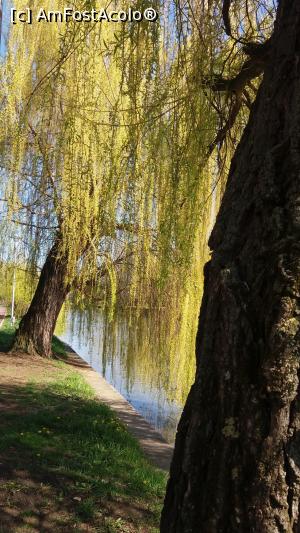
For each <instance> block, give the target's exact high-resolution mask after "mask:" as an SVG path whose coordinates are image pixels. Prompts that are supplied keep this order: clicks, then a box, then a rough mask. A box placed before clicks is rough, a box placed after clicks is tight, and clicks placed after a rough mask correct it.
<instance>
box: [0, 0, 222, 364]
mask: <svg viewBox="0 0 300 533" xmlns="http://www.w3.org/2000/svg"><path fill="white" fill-rule="evenodd" d="M54 4H55V5H54ZM19 5H20V6H21V2H20V3H19V2H15V7H16V8H18V7H19ZM44 7H45V9H53V8H57V9H59V8H61V7H62V3H61V2H56V3H55V2H54V3H53V2H51V1H50V0H49V2H47V5H45V6H44ZM90 7H91V3H90V2H82V3H81V5H80V6H79V5H77V6H76V8H77V9H80V8H81V9H85V8H90ZM124 7H126V6H124ZM137 7H138V5H137ZM141 7H142V5H141ZM32 8H33V10H35V9H38V5H37V3H34V2H33V5H32ZM200 8H201V3H200V4H199V5H197V9H198V10H200ZM201 9H202V8H201ZM203 9H204V11H205V9H206V8H203ZM157 10H159V6H157ZM203 13H204V12H203ZM164 15H165V17H166V18H165V21H166V22H165V23H164V25H162V24H157V25H156V24H152V25H151V24H150V23H146V22H143V23H140V24H131V23H128V24H123V25H122V24H120V25H118V26H115V25H114V24H106V25H105V24H99V23H89V24H78V23H75V22H74V23H72V22H69V23H68V24H64V23H61V24H50V23H48V24H46V25H43V24H42V23H34V24H33V25H32V26H30V25H23V24H17V25H15V26H13V27H12V28H11V31H10V35H9V42H8V51H7V56H6V58H5V61H4V62H3V64H2V66H1V69H2V77H3V84H2V88H1V91H2V103H1V168H2V179H3V183H2V187H1V188H2V190H3V191H4V192H3V199H4V200H5V202H6V205H7V208H6V212H7V217H8V220H9V223H14V224H15V225H16V226H17V227H18V232H19V233H21V234H23V233H25V234H26V238H27V241H29V245H28V247H27V250H26V254H27V255H26V257H27V259H28V261H31V262H32V264H33V268H32V270H34V267H36V266H39V265H41V263H42V262H44V264H43V267H42V269H41V274H40V277H39V282H38V285H37V289H36V292H35V295H34V297H33V300H32V302H31V305H30V306H29V309H28V311H27V313H26V315H25V316H24V317H23V319H22V321H21V323H20V326H19V330H18V333H17V338H16V344H15V347H16V348H21V349H24V350H26V351H30V352H37V353H39V354H43V355H48V356H49V355H50V354H51V337H52V334H53V330H54V327H55V322H56V319H57V316H58V313H59V311H60V309H61V306H62V304H63V302H64V300H65V298H66V296H67V294H68V293H69V292H70V291H71V290H73V291H76V290H77V291H78V293H83V294H85V293H86V290H90V289H91V290H92V293H97V292H99V291H101V290H102V289H103V284H102V282H101V280H102V278H103V273H104V272H105V273H106V274H107V277H108V279H109V286H108V290H109V293H110V294H109V295H108V298H109V299H110V302H111V307H113V306H114V304H115V298H116V294H117V272H116V270H117V265H119V263H120V262H122V264H123V265H124V264H125V266H124V270H126V269H127V272H129V275H128V281H129V283H130V291H129V297H130V301H131V302H132V303H133V304H134V305H135V306H141V305H142V302H145V301H146V300H148V302H149V301H151V298H152V297H153V294H152V293H153V291H152V286H153V283H152V282H153V280H154V281H155V282H156V294H157V296H158V297H159V296H160V297H161V295H162V294H165V295H166V294H168V295H170V294H171V299H170V298H169V300H168V301H169V306H168V308H169V309H170V310H175V314H176V313H177V315H178V310H180V311H181V310H182V302H181V298H180V295H179V293H180V294H182V292H180V291H183V290H184V291H186V294H187V295H190V300H189V296H187V297H186V298H187V299H185V301H184V305H183V307H184V308H185V309H186V312H187V313H188V314H190V315H189V316H190V317H192V320H193V322H195V317H196V313H197V308H198V301H197V299H195V298H194V295H193V292H195V285H194V283H195V272H196V270H195V269H193V270H192V271H191V269H190V260H191V258H192V257H196V256H197V253H195V248H196V246H197V243H198V242H199V225H200V216H201V213H204V212H206V213H209V208H208V209H206V207H205V209H203V204H204V201H203V199H204V198H205V197H207V196H208V192H209V187H210V185H211V183H210V182H211V178H210V176H209V174H208V173H207V171H206V170H205V163H206V160H207V147H208V146H209V145H210V144H211V143H212V142H213V139H214V135H215V129H216V122H217V117H216V113H215V111H214V110H213V108H212V107H211V106H210V105H209V100H208V98H207V94H206V92H207V86H203V90H200V91H199V90H198V89H197V90H195V86H196V84H197V83H198V81H199V79H196V77H195V76H194V73H195V72H196V70H197V69H199V67H200V69H202V70H203V72H208V71H209V69H210V66H211V61H210V58H209V57H208V56H207V48H206V46H204V45H203V43H202V39H201V36H202V35H201V34H200V33H199V29H198V27H197V26H196V25H194V26H193V25H190V24H189V25H188V26H185V27H183V26H182V23H181V19H179V18H178V22H177V24H176V25H175V30H174V5H172V3H170V5H168V6H166V9H165V13H164ZM209 20H210V23H209V24H207V28H208V29H209V31H211V32H215V24H214V22H213V19H211V18H209ZM191 29H192V30H193V31H191ZM203 31H208V30H206V29H205V30H203ZM216 46H217V45H216ZM184 65H188V69H186V68H183V67H184ZM196 67H197V69H196ZM195 117H196V120H195ZM154 126H155V127H154ZM191 272H193V273H191ZM171 278H172V279H173V280H174V281H172V282H171V285H168V280H170V279H171ZM149 280H150V282H149ZM168 286H169V287H170V291H169V292H168V291H167V292H166V291H165V289H162V287H168ZM172 287H173V288H172ZM189 301H190V302H193V305H192V306H189V305H188V302H189ZM196 301H197V304H196V303H195V302H196ZM171 302H172V303H171ZM173 322H174V324H175V322H176V321H173ZM188 322H189V320H188V318H186V319H185V323H186V324H187V323H188ZM176 328H177V323H176V324H175V325H174V331H175V329H176Z"/></svg>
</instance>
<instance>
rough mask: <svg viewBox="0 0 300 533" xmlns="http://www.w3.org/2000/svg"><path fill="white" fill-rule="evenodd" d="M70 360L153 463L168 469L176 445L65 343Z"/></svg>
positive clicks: (69, 362)
mask: <svg viewBox="0 0 300 533" xmlns="http://www.w3.org/2000/svg"><path fill="white" fill-rule="evenodd" d="M66 349H67V355H68V359H67V363H68V364H70V365H72V366H74V367H76V369H77V370H78V372H80V374H81V375H82V376H83V377H84V379H85V381H86V382H87V383H88V384H89V385H90V386H91V387H92V388H93V390H94V391H95V396H96V397H97V399H98V400H99V401H100V402H101V403H104V404H106V405H109V407H110V408H111V409H112V410H113V411H114V412H115V413H116V414H117V416H118V418H119V419H120V420H121V421H122V422H123V423H124V424H125V425H126V426H127V428H128V430H129V432H130V433H131V434H132V435H133V436H134V437H135V438H136V439H137V440H138V441H139V443H140V445H141V447H142V449H143V450H144V452H145V454H146V455H147V456H148V457H149V459H150V461H151V462H152V464H153V465H155V466H157V467H158V468H161V469H162V470H165V471H169V469H170V463H171V459H172V454H173V446H172V445H171V444H169V443H167V442H166V440H165V439H164V438H163V437H162V435H161V434H160V433H159V432H158V431H156V430H155V429H154V428H153V427H152V426H150V424H149V423H148V422H147V421H146V420H145V419H144V418H143V417H142V416H141V415H140V414H139V413H138V412H137V411H136V410H135V409H134V408H133V407H132V405H130V403H129V402H128V401H127V400H126V399H125V398H124V397H123V396H122V395H121V394H120V393H119V392H118V391H117V390H116V389H115V388H114V387H113V386H112V385H110V384H109V383H108V382H107V381H106V380H105V379H104V378H103V377H102V376H100V374H98V373H97V372H96V371H95V370H94V369H93V368H92V367H91V366H90V365H89V364H88V363H86V362H85V361H84V360H83V359H82V358H81V357H80V356H79V355H78V354H77V353H76V352H74V351H73V350H72V348H71V347H70V346H68V345H66Z"/></svg>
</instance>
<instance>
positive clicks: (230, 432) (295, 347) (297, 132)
mask: <svg viewBox="0 0 300 533" xmlns="http://www.w3.org/2000/svg"><path fill="white" fill-rule="evenodd" d="M271 46H272V48H271V57H270V60H269V63H268V66H267V68H266V71H265V75H264V80H263V83H262V86H261V88H260V90H259V95H258V98H257V100H256V103H255V105H254V107H253V110H252V112H251V116H250V120H249V124H248V126H247V128H246V130H245V132H244V135H243V138H242V141H241V143H240V145H239V147H238V149H237V151H236V154H235V157H234V159H233V161H232V165H231V170H230V174H229V178H228V184H227V188H226V192H225V195H224V198H223V202H222V206H221V210H220V213H219V216H218V219H217V223H216V226H215V228H214V230H213V233H212V237H211V239H210V247H211V248H212V250H213V254H212V259H211V261H210V262H209V263H208V265H207V266H206V269H205V290H204V298H203V303H202V307H201V313H200V322H199V332H198V337H197V343H196V355H197V373H196V380H195V384H194V385H193V387H192V389H191V392H190V394H189V397H188V400H187V403H186V406H185V408H184V412H183V415H182V418H181V421H180V423H179V427H178V433H177V438H176V445H175V453H174V457H173V462H172V466H171V475H170V480H169V483H168V488H167V494H166V499H165V505H164V510H163V514H162V522H161V531H162V532H163V533H175V532H176V533H225V532H226V533H235V532H239V533H251V532H253V533H279V532H280V533H284V532H285V533H292V532H294V533H296V532H300V515H299V511H300V392H299V362H300V353H299V340H300V339H299V316H300V311H299V291H300V288H299V279H300V2H299V0H282V1H281V2H280V3H279V7H278V14H277V23H276V26H275V31H274V35H273V38H272V45H271Z"/></svg>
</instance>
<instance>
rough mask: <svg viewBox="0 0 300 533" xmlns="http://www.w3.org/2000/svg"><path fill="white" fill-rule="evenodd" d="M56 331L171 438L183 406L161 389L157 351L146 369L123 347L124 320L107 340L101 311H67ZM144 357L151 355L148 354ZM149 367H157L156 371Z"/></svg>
mask: <svg viewBox="0 0 300 533" xmlns="http://www.w3.org/2000/svg"><path fill="white" fill-rule="evenodd" d="M116 328H117V330H116ZM57 334H58V335H59V337H60V338H61V339H62V340H63V341H64V342H66V343H68V344H69V345H71V346H72V348H73V349H74V350H75V351H76V352H77V353H78V354H79V355H80V356H81V357H82V358H83V359H84V360H85V361H86V362H88V363H89V364H90V365H91V366H92V367H93V368H94V369H95V370H96V371H97V372H99V373H100V374H101V375H102V376H104V377H105V379H106V380H107V381H108V382H109V383H110V384H111V385H113V386H114V387H115V388H116V389H117V390H118V391H119V392H120V393H121V394H122V395H123V396H124V397H125V398H126V399H127V400H128V401H129V402H130V403H131V404H132V405H133V407H134V408H135V409H136V410H137V411H138V412H139V413H140V414H141V415H142V416H143V417H144V418H145V419H146V420H148V422H149V423H150V424H151V425H152V426H153V427H155V428H156V429H157V430H158V431H160V432H161V433H162V435H163V436H164V437H165V439H166V440H167V441H169V442H173V441H174V438H175V433H176V427H177V424H178V421H179V418H180V415H181V412H182V408H183V407H182V405H180V404H179V403H178V402H177V401H175V400H170V398H168V394H167V393H166V392H165V389H166V388H169V387H165V386H162V383H164V384H166V380H167V379H168V376H161V375H160V370H159V368H158V367H159V364H157V354H156V359H155V362H154V365H152V367H151V365H149V369H150V370H148V369H147V368H146V366H147V364H145V358H144V359H143V358H142V357H139V355H138V353H136V354H135V353H134V352H133V351H132V353H128V351H129V350H130V348H129V347H128V345H127V346H126V323H125V324H124V321H123V322H122V323H119V324H117V327H115V331H114V342H107V339H106V337H107V323H106V321H105V320H104V318H103V315H102V314H101V313H98V314H97V315H96V316H95V315H94V316H93V319H92V320H91V318H90V317H88V316H87V314H85V313H82V312H78V311H68V312H67V314H66V316H65V319H64V324H63V326H61V325H60V326H59V328H58V330H57ZM148 356H149V358H151V354H150V353H149V354H148ZM149 363H151V360H150V359H149ZM153 368H154V370H155V368H157V372H155V371H153ZM162 368H163V365H162ZM168 385H170V384H168Z"/></svg>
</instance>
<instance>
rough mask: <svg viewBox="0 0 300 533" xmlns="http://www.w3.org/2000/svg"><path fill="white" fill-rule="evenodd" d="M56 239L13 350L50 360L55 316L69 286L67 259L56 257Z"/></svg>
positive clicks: (19, 329) (20, 326) (22, 321)
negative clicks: (67, 281) (67, 280)
mask: <svg viewBox="0 0 300 533" xmlns="http://www.w3.org/2000/svg"><path fill="white" fill-rule="evenodd" d="M57 249H58V240H57V241H56V242H55V243H54V245H53V246H52V248H51V250H50V252H49V254H48V256H47V258H46V261H45V264H44V266H43V269H42V271H41V275H40V278H39V282H38V286H37V289H36V291H35V294H34V296H33V299H32V302H31V304H30V306H29V309H28V311H27V313H26V314H25V315H24V317H23V318H22V320H21V322H20V325H19V328H18V331H17V335H16V339H15V342H14V346H13V350H22V351H25V352H27V353H31V354H38V355H42V356H44V357H51V356H52V350H51V342H52V337H53V333H54V329H55V324H56V321H57V317H58V315H59V312H60V310H61V308H62V305H63V303H64V301H65V299H66V297H67V294H68V292H69V290H70V287H69V286H68V285H67V284H66V281H65V280H66V274H67V258H64V257H62V256H59V257H57Z"/></svg>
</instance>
